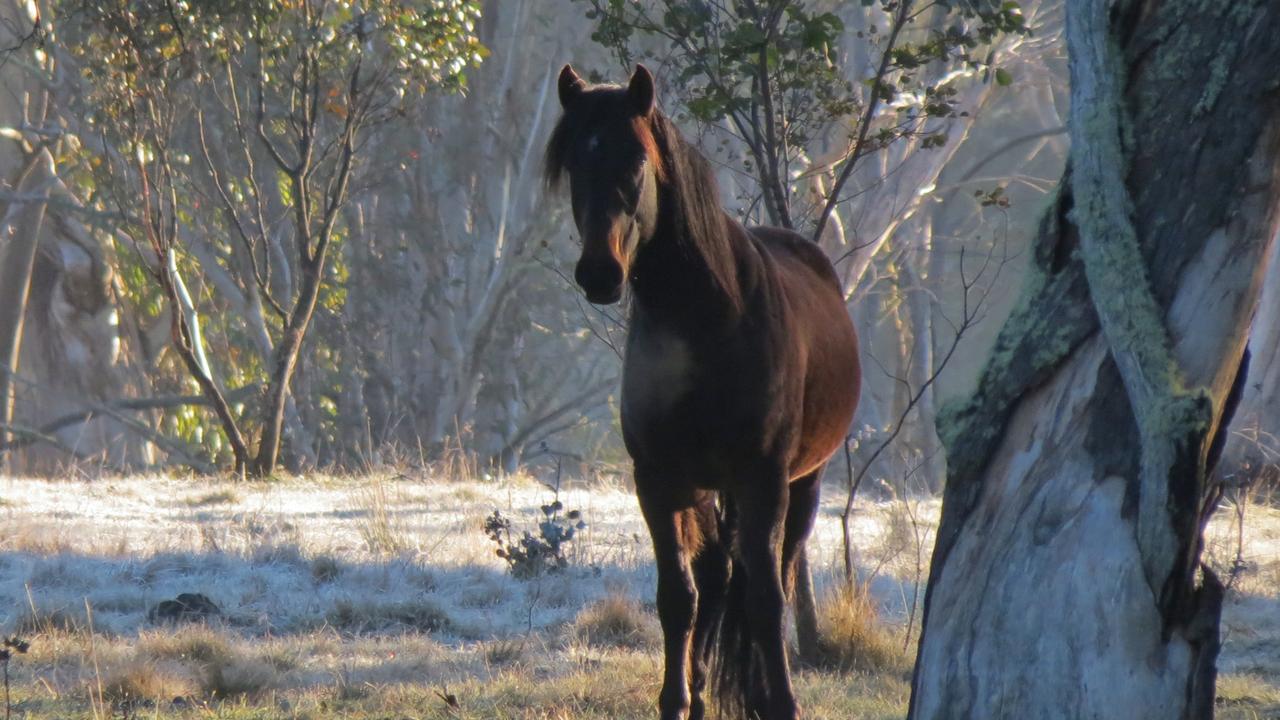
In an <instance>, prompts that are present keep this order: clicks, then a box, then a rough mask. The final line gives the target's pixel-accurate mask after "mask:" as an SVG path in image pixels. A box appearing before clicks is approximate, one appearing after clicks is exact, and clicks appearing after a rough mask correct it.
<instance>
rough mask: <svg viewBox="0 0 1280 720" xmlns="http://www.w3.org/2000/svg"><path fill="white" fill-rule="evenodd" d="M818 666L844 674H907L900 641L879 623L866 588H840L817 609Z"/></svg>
mask: <svg viewBox="0 0 1280 720" xmlns="http://www.w3.org/2000/svg"><path fill="white" fill-rule="evenodd" d="M818 615H819V617H818V635H819V637H818V664H819V666H820V667H825V668H831V669H836V670H841V671H845V672H906V671H907V670H909V669H910V665H911V661H910V658H909V657H908V656H907V654H906V652H904V651H903V649H902V640H901V639H900V638H897V637H894V636H893V634H892V633H890V632H889V631H888V629H887V628H886V627H885V626H884V625H883V624H881V623H880V619H879V616H878V613H877V611H876V604H875V599H874V598H873V597H872V596H871V591H870V590H869V589H868V588H867V586H865V585H862V584H858V585H857V586H855V587H854V588H853V589H849V588H847V587H846V588H843V589H841V590H839V591H838V592H837V593H836V594H835V595H834V596H832V597H830V598H829V599H828V600H827V601H826V602H825V603H822V604H821V605H820V606H819V608H818Z"/></svg>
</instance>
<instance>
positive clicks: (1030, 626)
mask: <svg viewBox="0 0 1280 720" xmlns="http://www.w3.org/2000/svg"><path fill="white" fill-rule="evenodd" d="M1066 12H1067V16H1068V44H1069V49H1070V52H1071V69H1072V122H1071V126H1072V155H1071V167H1070V169H1069V170H1068V171H1067V175H1066V177H1065V178H1064V181H1063V184H1062V188H1061V190H1060V194H1059V198H1058V202H1057V203H1056V204H1055V205H1054V207H1052V208H1051V209H1050V210H1049V212H1048V213H1047V214H1046V217H1045V219H1044V222H1043V223H1042V225H1041V229H1040V232H1039V235H1038V237H1037V238H1036V240H1035V242H1034V243H1033V246H1032V247H1033V251H1034V261H1033V265H1032V268H1031V271H1030V275H1029V279H1028V285H1027V287H1026V288H1025V289H1024V297H1023V299H1022V301H1021V303H1020V305H1019V307H1018V308H1017V309H1016V310H1015V312H1014V314H1013V315H1012V316H1011V317H1010V319H1009V321H1008V322H1007V323H1006V325H1005V326H1004V328H1003V329H1002V331H1001V333H1000V337H999V339H998V340H997V344H996V347H995V349H994V350H993V353H992V357H991V358H990V360H989V362H988V365H987V367H986V368H985V370H984V372H983V375H982V378H981V379H980V381H979V384H978V388H977V390H976V391H975V393H974V395H973V396H971V397H970V398H969V399H968V400H967V401H966V402H964V403H963V404H960V405H958V406H953V407H951V408H948V410H947V411H946V412H945V413H944V419H943V423H942V435H943V439H944V442H945V443H946V445H947V449H948V483H947V488H946V494H945V496H944V501H943V512H942V521H941V525H940V527H939V531H938V542H937V546H936V548H935V550H934V560H933V567H932V570H931V573H930V578H929V587H928V592H927V595H926V601H925V613H924V628H923V634H922V637H921V640H920V651H919V656H918V661H917V666H916V672H915V678H914V681H913V692H912V699H911V711H910V712H911V717H913V718H952V717H955V718H1005V717H1010V718H1012V717H1017V718H1049V717H1053V718H1057V717H1064V716H1066V717H1089V718H1199V717H1211V716H1212V713H1213V692H1214V681H1215V668H1214V663H1215V659H1216V655H1217V650H1218V644H1219V638H1218V620H1219V616H1220V613H1221V600H1222V590H1221V585H1220V584H1219V583H1218V581H1217V579H1216V578H1215V577H1214V576H1213V574H1212V572H1210V571H1208V570H1207V569H1202V568H1201V567H1200V564H1199V558H1200V547H1201V529H1202V528H1203V526H1204V523H1205V522H1207V520H1208V517H1209V514H1210V513H1212V512H1213V508H1214V505H1215V503H1216V499H1217V496H1218V492H1219V489H1220V488H1219V487H1218V486H1217V485H1216V484H1215V483H1214V482H1213V481H1212V480H1211V470H1212V467H1213V465H1214V463H1215V462H1216V459H1217V455H1218V451H1219V450H1220V447H1221V440H1222V439H1223V428H1224V427H1225V426H1226V423H1227V422H1228V421H1229V419H1230V416H1231V413H1232V411H1233V407H1232V406H1233V403H1234V401H1235V399H1236V397H1237V396H1238V391H1239V387H1240V384H1241V380H1242V378H1243V372H1242V366H1243V365H1244V364H1245V362H1244V351H1245V343H1246V339H1247V335H1248V332H1247V331H1248V327H1249V321H1250V318H1251V316H1252V314H1253V312H1254V309H1255V307H1256V305H1257V299H1258V294H1259V289H1260V287H1261V280H1262V276H1263V273H1264V270H1265V268H1266V258H1267V257H1268V252H1269V248H1270V245H1271V243H1272V240H1273V238H1274V237H1275V233H1276V229H1277V215H1278V206H1280V167H1278V166H1277V158H1278V157H1280V116H1278V115H1277V110H1280V102H1278V101H1277V100H1278V98H1277V94H1276V90H1275V84H1274V82H1275V77H1274V68H1275V67H1277V64H1278V63H1280V44H1278V43H1276V42H1275V37H1276V36H1277V33H1278V32H1280V12H1278V11H1277V9H1276V8H1275V7H1274V5H1273V4H1272V3H1269V2H1265V1H1263V0H1255V1H1253V2H1236V3H1197V2H1190V1H1185V2H1182V1H1177V0H1165V1H1164V2H1155V1H1154V0H1134V1H1131V2H1119V3H1115V4H1114V6H1110V5H1108V4H1106V3H1102V2H1098V1H1096V0H1095V1H1093V2H1079V3H1074V2H1073V3H1067V4H1066Z"/></svg>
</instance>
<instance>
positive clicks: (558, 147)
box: [546, 65, 662, 305]
mask: <svg viewBox="0 0 1280 720" xmlns="http://www.w3.org/2000/svg"><path fill="white" fill-rule="evenodd" d="M559 85H560V104H561V105H562V106H563V107H564V117H562V118H561V120H560V123H559V124H558V125H557V126H556V129H555V131H554V132H553V133H552V135H551V140H550V141H549V142H548V144H547V160H546V162H547V165H546V172H547V178H548V180H549V181H550V182H552V183H554V182H556V181H557V180H558V179H559V178H560V177H561V176H562V175H564V174H567V175H568V176H569V191H570V195H571V197H572V202H573V220H574V222H575V223H576V224H577V226H578V232H579V234H581V236H582V255H581V256H580V257H579V258H578V266H577V268H576V269H575V270H574V273H573V277H574V279H575V280H576V281H577V282H578V285H579V286H580V287H581V288H582V290H583V292H584V293H586V296H587V300H589V301H591V302H593V303H597V304H604V305H607V304H610V303H615V302H617V301H618V299H619V298H621V297H622V286H623V284H624V283H625V282H626V280H627V276H628V273H629V272H630V269H631V262H632V260H633V259H634V258H635V255H636V251H637V250H638V249H639V248H640V246H641V245H642V244H643V243H644V242H645V241H647V240H648V239H649V238H650V237H652V236H653V231H654V226H655V224H656V222H657V218H658V178H659V177H661V174H662V166H661V163H662V160H661V155H660V154H659V153H658V149H657V145H656V142H655V140H654V136H653V130H652V124H651V121H652V120H653V117H654V113H655V103H654V86H653V75H651V74H650V73H649V71H648V70H646V69H645V68H644V66H643V65H638V66H636V70H635V73H633V74H632V76H631V80H630V82H629V83H628V84H627V86H626V87H625V88H624V87H620V86H616V85H601V86H594V87H589V86H588V85H587V83H586V82H585V81H584V80H583V79H582V78H581V77H579V76H578V74H577V73H576V72H574V70H573V68H572V67H571V66H569V65H565V66H564V69H563V70H561V71H560V83H559Z"/></svg>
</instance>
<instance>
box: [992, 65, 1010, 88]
mask: <svg viewBox="0 0 1280 720" xmlns="http://www.w3.org/2000/svg"><path fill="white" fill-rule="evenodd" d="M996 84H997V85H1000V86H1001V87H1006V86H1009V85H1012V84H1013V74H1012V73H1010V72H1009V71H1008V70H1005V69H1004V68H996Z"/></svg>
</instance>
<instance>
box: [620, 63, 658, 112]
mask: <svg viewBox="0 0 1280 720" xmlns="http://www.w3.org/2000/svg"><path fill="white" fill-rule="evenodd" d="M627 102H629V103H630V104H631V111H632V112H634V113H635V114H636V115H640V116H642V117H643V116H647V115H648V114H649V113H651V112H653V107H654V87H653V73H651V72H649V68H647V67H645V66H643V65H636V71H635V72H634V73H632V74H631V82H630V83H629V84H628V85H627Z"/></svg>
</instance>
